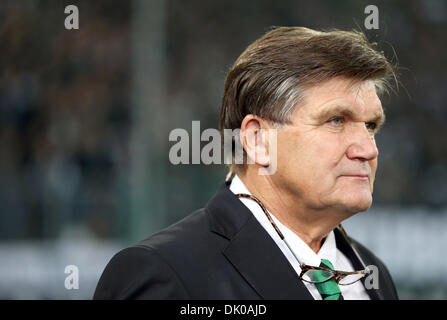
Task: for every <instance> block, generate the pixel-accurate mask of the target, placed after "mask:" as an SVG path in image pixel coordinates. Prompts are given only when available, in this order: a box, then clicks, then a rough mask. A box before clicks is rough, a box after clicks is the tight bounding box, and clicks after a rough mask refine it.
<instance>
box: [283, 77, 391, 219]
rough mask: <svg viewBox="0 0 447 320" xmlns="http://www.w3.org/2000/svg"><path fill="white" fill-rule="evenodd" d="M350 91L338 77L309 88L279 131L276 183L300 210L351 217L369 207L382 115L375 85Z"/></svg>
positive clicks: (367, 83)
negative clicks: (376, 135)
mask: <svg viewBox="0 0 447 320" xmlns="http://www.w3.org/2000/svg"><path fill="white" fill-rule="evenodd" d="M349 85H350V81H349V80H347V79H346V78H340V77H338V78H333V79H331V80H328V81H326V82H323V83H321V84H319V85H316V86H314V87H311V88H309V89H308V90H306V91H305V96H304V103H303V104H301V105H300V106H298V107H297V108H296V109H295V110H294V113H293V114H292V118H291V121H292V123H291V124H288V125H284V126H283V127H282V128H281V129H279V130H278V145H277V148H278V149H277V150H278V153H277V159H278V162H277V165H278V169H277V172H276V174H275V177H274V180H275V183H277V184H278V185H279V186H281V189H282V191H285V192H286V193H287V194H288V195H292V197H293V198H294V199H296V201H297V202H296V203H297V204H299V205H300V207H303V208H311V209H314V210H326V209H334V210H336V211H339V212H345V213H346V212H348V213H351V214H352V213H357V212H360V211H365V210H367V209H368V208H369V207H370V206H371V203H372V191H373V183H374V177H375V173H376V168H377V156H378V150H377V147H376V143H375V140H374V133H375V132H376V131H377V129H378V128H379V127H380V125H381V124H382V123H383V121H384V113H383V110H382V105H381V103H380V100H379V98H378V96H377V94H376V89H375V86H374V83H373V82H372V81H363V82H360V83H357V84H355V85H351V86H349Z"/></svg>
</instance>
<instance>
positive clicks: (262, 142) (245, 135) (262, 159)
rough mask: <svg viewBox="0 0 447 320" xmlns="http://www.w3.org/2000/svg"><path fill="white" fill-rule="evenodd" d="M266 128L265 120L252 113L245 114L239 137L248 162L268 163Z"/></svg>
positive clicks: (263, 164)
mask: <svg viewBox="0 0 447 320" xmlns="http://www.w3.org/2000/svg"><path fill="white" fill-rule="evenodd" d="M268 129H269V127H268V124H267V122H266V121H265V120H264V119H262V118H261V117H258V116H255V115H253V114H248V115H246V116H245V118H244V120H242V124H241V131H240V139H241V144H242V146H243V147H244V150H245V152H246V153H247V163H248V164H257V165H259V166H262V167H268V166H269V165H270V157H269V136H268Z"/></svg>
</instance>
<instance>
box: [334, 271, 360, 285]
mask: <svg viewBox="0 0 447 320" xmlns="http://www.w3.org/2000/svg"><path fill="white" fill-rule="evenodd" d="M364 276H365V274H362V273H361V274H358V273H356V274H349V275H347V276H345V277H343V278H342V279H341V280H340V282H339V283H338V284H339V285H342V286H346V285H349V284H353V283H354V282H357V281H359V280H360V279H362V278H363V277H364Z"/></svg>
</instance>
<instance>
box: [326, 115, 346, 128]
mask: <svg viewBox="0 0 447 320" xmlns="http://www.w3.org/2000/svg"><path fill="white" fill-rule="evenodd" d="M343 121H344V119H343V117H334V118H332V119H330V120H329V121H328V122H330V123H331V124H333V125H336V126H339V125H341V124H343Z"/></svg>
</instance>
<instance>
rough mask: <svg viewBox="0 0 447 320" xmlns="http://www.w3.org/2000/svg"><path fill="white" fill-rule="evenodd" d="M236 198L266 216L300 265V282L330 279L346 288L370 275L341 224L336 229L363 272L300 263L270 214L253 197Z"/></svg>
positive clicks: (243, 194) (239, 195)
mask: <svg viewBox="0 0 447 320" xmlns="http://www.w3.org/2000/svg"><path fill="white" fill-rule="evenodd" d="M236 197H238V198H247V199H250V200H253V201H255V202H256V203H257V204H258V205H259V206H260V207H261V209H262V211H263V212H264V214H265V215H266V216H267V219H268V220H269V221H270V223H271V225H272V226H273V228H274V229H275V231H276V233H278V235H279V237H280V238H281V240H283V241H284V243H285V244H286V246H287V247H288V248H289V250H290V252H291V253H292V255H293V256H294V257H295V259H296V260H297V261H298V263H299V264H300V267H301V273H300V275H299V278H300V279H301V280H302V281H305V282H309V283H323V282H326V281H329V280H331V279H334V280H335V281H336V282H337V284H339V285H342V286H346V285H350V284H353V283H355V282H357V281H359V280H361V279H363V278H364V277H365V276H366V275H368V274H369V273H370V269H369V268H368V267H366V266H365V263H364V262H363V260H362V258H361V257H360V255H359V254H358V252H357V250H356V249H355V247H354V246H353V245H352V242H351V239H350V238H349V237H348V235H347V234H346V231H345V230H344V229H343V227H342V225H341V224H339V225H338V228H339V229H340V231H341V233H342V235H343V237H344V238H345V240H346V241H347V242H348V244H349V245H350V246H351V248H352V250H353V252H354V254H355V255H356V256H357V258H358V260H359V261H360V263H361V264H362V266H363V268H364V269H363V270H360V271H340V270H332V269H330V268H325V267H315V266H309V265H307V264H305V263H303V262H301V261H300V260H299V259H298V257H297V256H296V255H295V253H294V252H293V250H292V249H291V248H290V245H289V244H288V243H287V240H286V239H285V237H284V235H283V234H282V233H281V231H280V230H279V228H278V226H277V225H276V223H275V222H274V221H273V219H272V217H271V216H270V213H269V212H268V211H267V209H266V208H265V206H264V205H263V204H262V202H261V201H260V200H259V199H258V198H256V197H255V196H252V195H249V194H245V193H238V194H236Z"/></svg>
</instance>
